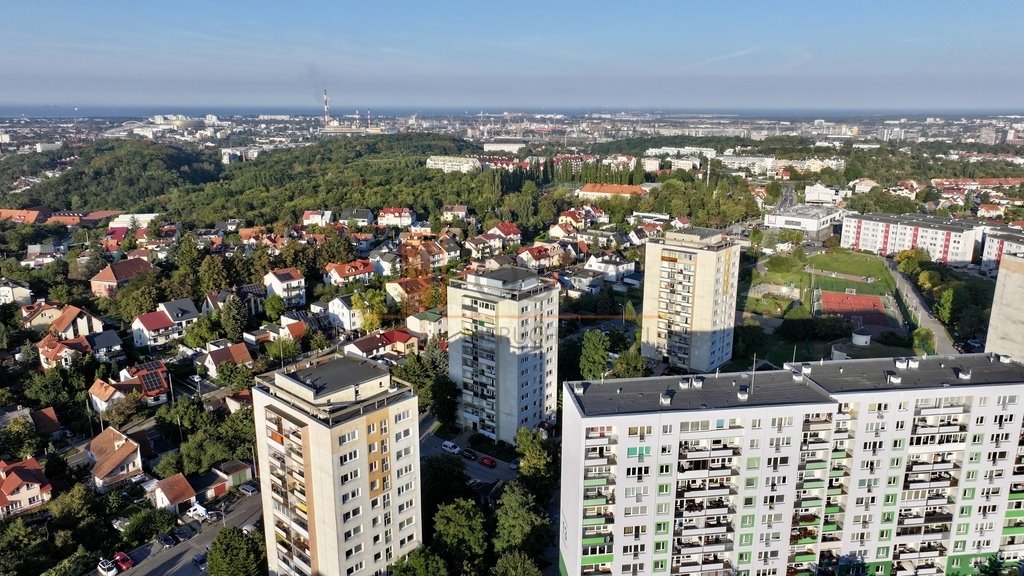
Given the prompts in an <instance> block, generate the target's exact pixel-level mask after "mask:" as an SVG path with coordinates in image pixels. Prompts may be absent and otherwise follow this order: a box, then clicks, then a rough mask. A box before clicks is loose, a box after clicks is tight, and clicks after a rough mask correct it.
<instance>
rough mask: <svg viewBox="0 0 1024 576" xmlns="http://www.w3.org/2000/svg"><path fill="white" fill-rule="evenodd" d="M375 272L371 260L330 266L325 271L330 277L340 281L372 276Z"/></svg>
mask: <svg viewBox="0 0 1024 576" xmlns="http://www.w3.org/2000/svg"><path fill="white" fill-rule="evenodd" d="M373 270H374V268H373V262H370V261H369V260H354V261H352V262H349V263H347V264H328V265H327V266H326V267H325V269H324V271H325V272H326V273H327V274H328V275H334V276H337V277H338V278H340V279H345V278H351V277H353V276H361V275H363V274H372V273H373ZM332 273H333V274H332Z"/></svg>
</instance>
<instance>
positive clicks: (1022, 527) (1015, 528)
mask: <svg viewBox="0 0 1024 576" xmlns="http://www.w3.org/2000/svg"><path fill="white" fill-rule="evenodd" d="M1019 534H1024V520H1015V521H1014V522H1010V523H1008V524H1007V525H1006V526H1003V536H1017V535H1019Z"/></svg>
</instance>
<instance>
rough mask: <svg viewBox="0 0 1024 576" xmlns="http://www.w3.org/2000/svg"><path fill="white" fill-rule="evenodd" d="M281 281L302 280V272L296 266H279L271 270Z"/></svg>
mask: <svg viewBox="0 0 1024 576" xmlns="http://www.w3.org/2000/svg"><path fill="white" fill-rule="evenodd" d="M270 273H271V274H273V275H274V278H276V279H277V280H278V281H280V282H295V281H296V280H302V273H301V272H299V271H298V270H296V269H295V268H277V269H275V270H271V271H270Z"/></svg>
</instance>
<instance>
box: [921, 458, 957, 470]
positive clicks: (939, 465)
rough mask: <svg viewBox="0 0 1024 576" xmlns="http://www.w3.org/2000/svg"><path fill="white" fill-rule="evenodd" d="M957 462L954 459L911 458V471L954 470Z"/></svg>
mask: <svg viewBox="0 0 1024 576" xmlns="http://www.w3.org/2000/svg"><path fill="white" fill-rule="evenodd" d="M955 467H956V464H955V463H954V462H953V461H952V460H933V461H927V460H911V461H910V466H909V469H910V471H911V472H938V471H942V470H952V469H954V468H955Z"/></svg>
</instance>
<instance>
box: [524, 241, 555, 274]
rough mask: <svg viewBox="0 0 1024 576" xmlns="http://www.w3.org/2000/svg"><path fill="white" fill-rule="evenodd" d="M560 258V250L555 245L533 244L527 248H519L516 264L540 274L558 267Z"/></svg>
mask: <svg viewBox="0 0 1024 576" xmlns="http://www.w3.org/2000/svg"><path fill="white" fill-rule="evenodd" d="M561 257H562V250H561V248H558V246H557V245H555V246H548V245H546V244H535V245H533V246H530V247H529V248H520V249H519V253H518V254H517V255H516V262H518V263H519V265H520V266H523V267H525V268H529V269H531V270H536V271H538V272H540V271H543V270H546V269H548V268H552V267H555V266H558V265H559V263H560V261H561Z"/></svg>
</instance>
